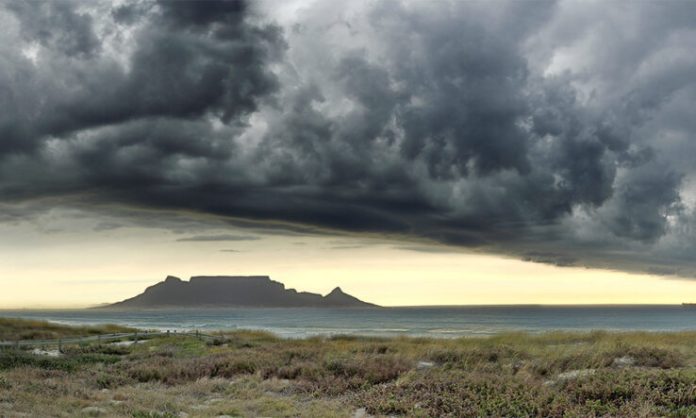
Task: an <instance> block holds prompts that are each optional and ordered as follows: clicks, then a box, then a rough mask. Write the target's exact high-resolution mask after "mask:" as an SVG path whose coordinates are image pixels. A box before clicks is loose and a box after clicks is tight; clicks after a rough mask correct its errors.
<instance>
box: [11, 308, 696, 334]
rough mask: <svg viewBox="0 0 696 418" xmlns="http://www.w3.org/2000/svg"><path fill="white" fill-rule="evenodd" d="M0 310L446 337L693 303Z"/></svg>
mask: <svg viewBox="0 0 696 418" xmlns="http://www.w3.org/2000/svg"><path fill="white" fill-rule="evenodd" d="M0 317H17V318H28V319H41V320H48V321H53V322H58V323H63V324H69V325H93V324H107V323H108V324H119V325H125V326H132V327H136V328H141V329H153V330H154V329H156V330H171V331H183V330H201V331H213V330H234V329H254V330H264V331H269V332H272V333H274V334H277V335H279V336H281V337H288V338H299V337H307V336H313V335H338V334H349V335H369V336H399V335H410V336H429V337H446V338H454V337H462V336H485V335H492V334H496V333H500V332H510V331H521V332H530V333H540V332H545V331H554V330H566V331H590V330H608V331H635V330H644V331H681V330H696V307H688V306H680V305H659V306H658V305H630V306H626V305H623V306H461V307H398V308H378V309H374V308H367V309H364V308H350V309H333V308H208V309H158V310H130V311H108V310H41V311H33V310H14V311H10V310H5V311H0Z"/></svg>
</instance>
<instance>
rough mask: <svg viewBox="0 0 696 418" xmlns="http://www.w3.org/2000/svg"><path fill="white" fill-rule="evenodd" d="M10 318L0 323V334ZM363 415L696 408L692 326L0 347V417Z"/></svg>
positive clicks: (647, 412) (255, 335)
mask: <svg viewBox="0 0 696 418" xmlns="http://www.w3.org/2000/svg"><path fill="white" fill-rule="evenodd" d="M13 321H18V320H2V321H0V324H2V332H3V334H2V335H4V336H5V339H7V337H8V331H7V330H9V329H11V328H12V323H13ZM26 324H27V323H26V322H23V321H18V322H17V325H24V326H26ZM33 325H34V328H35V329H34V332H36V333H37V335H45V334H41V333H42V332H44V331H42V330H41V326H42V325H41V323H33ZM43 326H46V327H47V330H46V331H45V332H58V333H59V334H60V335H67V334H70V335H79V334H82V335H92V334H93V332H94V329H93V328H74V329H70V331H68V330H66V329H64V327H61V328H60V331H56V330H55V329H53V325H52V324H47V323H43ZM16 328H17V329H21V328H22V327H21V326H16ZM111 329H113V328H111V327H108V328H103V330H104V331H107V330H111ZM19 332H24V331H19ZM110 332H111V331H110ZM370 415H373V416H408V417H412V416H413V417H461V416H514V417H527V416H529V417H536V416H544V417H586V416H625V417H640V416H644V417H652V416H673V417H683V416H696V333H695V332H681V333H610V332H590V333H566V332H550V333H545V334H539V335H530V334H523V333H507V334H499V335H495V336H491V337H483V338H460V339H431V338H407V337H403V338H374V337H357V336H334V337H313V338H306V339H281V338H278V337H275V336H273V335H271V334H268V333H264V332H258V331H235V332H219V333H216V334H215V335H214V338H205V339H203V338H196V337H195V336H174V335H172V336H169V337H166V336H163V337H157V338H152V339H149V340H145V341H140V342H139V343H137V344H131V345H127V344H123V343H121V344H113V343H110V344H95V343H90V344H84V345H68V346H64V347H63V348H62V352H60V353H55V352H50V350H43V351H42V350H33V351H32V350H29V349H26V350H18V349H14V348H6V349H4V350H2V351H1V352H0V416H66V417H67V416H70V417H73V416H123V417H198V416H202V417H216V416H244V417H246V416H274V417H275V416H281V417H294V416H303V417H305V416H317V417H354V416H362V417H366V416H370Z"/></svg>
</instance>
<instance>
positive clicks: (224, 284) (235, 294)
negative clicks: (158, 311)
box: [99, 276, 377, 309]
mask: <svg viewBox="0 0 696 418" xmlns="http://www.w3.org/2000/svg"><path fill="white" fill-rule="evenodd" d="M205 306H214V307H223V306H247V307H334V308H336V307H346V308H350V307H376V306H377V305H373V304H371V303H367V302H363V301H361V300H360V299H358V298H356V297H353V296H351V295H349V294H347V293H344V292H343V291H342V290H341V288H340V287H337V288H335V289H334V290H332V291H331V293H329V294H327V295H326V296H322V295H320V294H317V293H309V292H298V291H296V290H295V289H286V288H285V285H284V284H282V283H280V282H276V281H274V280H271V278H270V277H268V276H194V277H191V279H190V280H189V281H188V282H187V281H184V280H181V279H180V278H178V277H174V276H167V278H166V279H165V280H164V281H162V282H159V283H157V284H155V285H153V286H150V287H148V288H147V289H145V292H143V293H141V294H139V295H137V296H134V297H132V298H130V299H126V300H124V301H121V302H118V303H114V304H112V305H106V306H100V307H99V309H105V308H106V309H108V308H161V307H205Z"/></svg>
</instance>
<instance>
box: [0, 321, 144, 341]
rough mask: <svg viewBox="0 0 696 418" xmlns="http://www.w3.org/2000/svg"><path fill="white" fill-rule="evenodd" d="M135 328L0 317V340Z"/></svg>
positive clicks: (43, 337) (65, 336)
mask: <svg viewBox="0 0 696 418" xmlns="http://www.w3.org/2000/svg"><path fill="white" fill-rule="evenodd" d="M134 331H135V329H133V328H127V327H122V326H119V325H99V326H92V327H70V326H66V325H60V324H54V323H51V322H46V321H35V320H29V319H16V318H0V341H15V340H48V339H54V338H68V337H85V336H90V335H99V334H113V333H119V332H134Z"/></svg>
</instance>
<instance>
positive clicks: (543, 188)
mask: <svg viewBox="0 0 696 418" xmlns="http://www.w3.org/2000/svg"><path fill="white" fill-rule="evenodd" d="M289 4H290V5H293V4H294V3H289ZM266 6H268V7H266ZM272 6H273V5H272V4H268V5H267V4H266V3H252V4H247V3H244V2H223V1H220V2H218V1H205V2H202V1H201V2H195V1H194V2H185V1H177V2H169V1H163V2H157V3H152V2H140V1H132V2H127V1H126V2H119V3H118V5H114V4H112V3H111V2H91V1H90V2H87V1H82V2H77V1H61V0H56V1H50V2H48V1H47V2H43V3H35V2H34V3H32V4H28V3H26V2H23V1H5V2H2V3H0V28H2V29H0V40H1V41H2V42H0V109H2V112H0V200H1V201H2V203H3V204H4V205H7V207H8V210H7V211H4V213H2V214H0V220H4V221H15V220H16V219H18V218H21V217H22V216H25V215H26V216H29V214H25V213H24V212H22V211H21V210H15V211H12V210H10V209H9V208H10V207H12V206H13V205H15V206H16V207H23V206H19V205H26V204H27V202H31V201H37V199H44V200H43V201H52V202H55V201H58V202H60V203H61V204H62V205H67V206H69V205H71V204H72V203H74V204H76V205H77V204H79V205H81V206H82V207H85V206H90V205H94V206H95V207H96V206H100V207H103V206H104V205H111V204H118V205H121V206H126V207H127V206H132V207H133V208H148V209H150V210H161V211H188V212H191V213H199V214H206V215H213V216H219V217H223V218H229V219H231V220H233V221H234V222H235V225H240V224H243V223H244V222H250V223H251V224H253V225H256V226H258V225H259V224H258V223H257V222H256V221H261V222H269V221H274V222H276V223H275V224H274V225H278V222H279V223H280V224H281V225H287V229H288V230H290V231H292V230H298V229H299V230H303V231H305V230H309V231H311V230H316V231H317V232H320V231H324V232H326V231H331V230H333V231H337V232H340V233H350V234H373V235H390V236H394V237H402V238H403V239H404V240H422V241H433V242H437V243H440V244H448V245H453V246H461V247H466V248H473V249H476V250H480V251H485V252H491V253H499V254H505V255H511V256H514V257H518V258H521V259H526V260H530V261H537V262H542V263H551V264H557V265H562V266H568V265H574V266H589V267H601V268H611V269H619V270H626V271H636V272H647V273H653V274H669V275H672V274H674V275H680V276H684V277H694V276H696V262H695V261H694V259H695V257H694V255H696V244H694V243H695V242H696V233H695V232H694V227H696V163H694V161H693V156H694V155H696V141H694V138H693V135H694V133H695V132H696V120H695V119H694V118H693V115H692V112H693V109H694V106H695V105H696V56H694V54H693V53H692V50H693V41H692V40H693V39H694V38H696V4H693V3H690V2H652V3H640V4H635V5H633V6H632V7H625V5H622V4H618V3H606V2H589V3H588V2H582V3H580V2H571V1H560V2H546V1H544V2H524V3H522V2H510V3H507V4H502V3H496V4H495V5H493V4H488V3H485V2H459V1H452V2H446V1H442V2H400V1H383V2H345V4H338V3H336V2H329V1H314V2H307V3H306V4H298V5H297V7H296V9H293V10H290V9H288V10H284V11H283V12H282V13H281V12H278V11H276V10H273V9H275V8H274V7H272ZM291 12H292V13H291ZM49 198H50V199H49ZM45 199H49V200H45ZM101 210H103V209H101ZM251 221H254V222H251ZM406 246H407V247H409V248H424V247H422V246H421V244H418V245H416V246H413V245H409V244H407V245H406Z"/></svg>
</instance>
